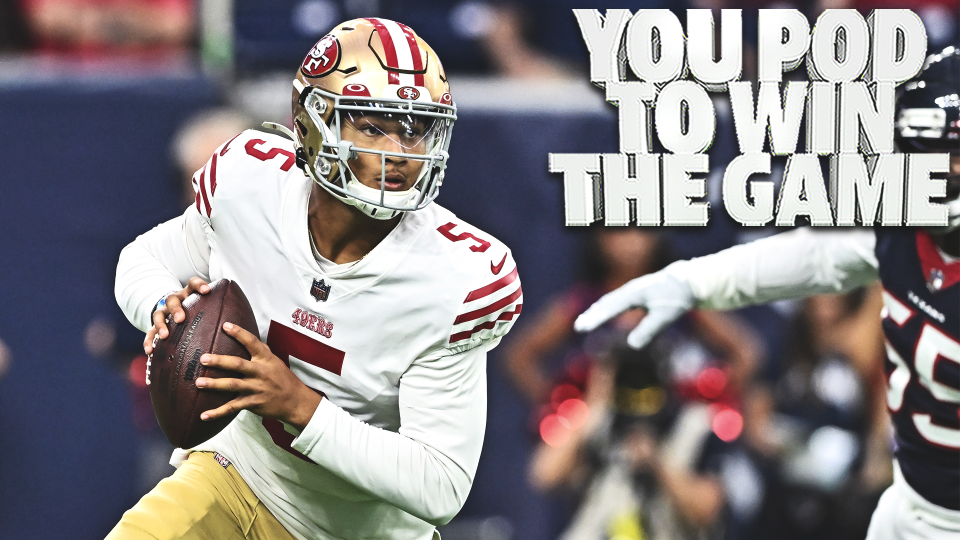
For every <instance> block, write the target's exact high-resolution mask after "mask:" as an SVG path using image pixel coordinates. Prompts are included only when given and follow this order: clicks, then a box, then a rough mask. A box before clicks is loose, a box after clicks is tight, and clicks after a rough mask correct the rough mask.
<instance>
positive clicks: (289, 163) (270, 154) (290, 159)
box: [243, 139, 297, 172]
mask: <svg viewBox="0 0 960 540" xmlns="http://www.w3.org/2000/svg"><path fill="white" fill-rule="evenodd" d="M266 142H267V141H265V140H263V139H250V140H249V141H247V144H246V145H244V147H243V148H244V149H245V150H246V151H247V154H249V155H251V156H253V157H255V158H257V159H259V160H260V161H267V160H270V159H273V158H275V157H277V156H279V155H283V156H286V157H287V160H286V161H284V162H283V165H281V166H280V170H281V171H284V172H286V171H289V170H290V167H293V164H294V163H296V162H297V158H296V156H294V155H293V152H291V151H289V150H284V149H282V148H271V149H269V150H267V151H266V152H264V151H263V150H260V149H259V148H257V146H259V145H261V144H264V143H266Z"/></svg>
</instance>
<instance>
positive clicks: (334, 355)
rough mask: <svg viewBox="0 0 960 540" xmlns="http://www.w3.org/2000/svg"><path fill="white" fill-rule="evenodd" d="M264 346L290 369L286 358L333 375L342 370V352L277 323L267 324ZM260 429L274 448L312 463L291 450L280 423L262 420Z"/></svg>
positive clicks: (292, 435) (287, 435)
mask: <svg viewBox="0 0 960 540" xmlns="http://www.w3.org/2000/svg"><path fill="white" fill-rule="evenodd" d="M267 346H268V347H270V351H271V352H273V354H275V355H277V357H279V358H280V359H281V360H283V363H284V364H287V366H289V365H290V358H291V357H294V358H297V359H298V360H302V361H304V362H306V363H308V364H310V365H312V366H316V367H318V368H320V369H323V370H326V371H329V372H331V373H335V374H337V375H340V371H341V370H342V369H343V358H344V356H345V353H344V352H343V351H341V350H340V349H335V348H333V347H331V346H329V345H327V344H326V343H323V342H321V341H317V340H315V339H313V338H312V337H310V336H308V335H305V334H301V333H300V332H297V331H296V330H294V329H292V328H288V327H286V326H284V325H282V324H280V323H278V322H277V321H270V331H269V333H268V334H267ZM311 390H313V391H314V392H317V393H319V392H318V391H317V390H315V389H312V388H311ZM263 427H264V428H265V429H266V430H267V433H269V434H270V438H271V439H273V442H274V444H276V445H277V446H279V447H280V448H283V449H284V450H286V451H287V452H290V453H291V454H293V455H295V456H297V457H298V458H300V459H302V460H304V461H309V462H310V463H313V460H311V459H310V458H308V457H307V456H305V455H303V454H301V453H300V452H297V451H296V450H294V449H293V447H292V446H291V445H292V444H293V439H295V438H296V436H295V435H294V434H292V433H290V432H288V431H287V430H285V429H284V428H283V423H282V422H280V421H279V420H276V419H274V418H264V419H263Z"/></svg>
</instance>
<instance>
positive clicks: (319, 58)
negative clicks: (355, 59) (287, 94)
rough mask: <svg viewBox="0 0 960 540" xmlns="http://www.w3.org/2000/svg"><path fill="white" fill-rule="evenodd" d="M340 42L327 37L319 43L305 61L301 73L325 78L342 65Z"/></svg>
mask: <svg viewBox="0 0 960 540" xmlns="http://www.w3.org/2000/svg"><path fill="white" fill-rule="evenodd" d="M340 53H341V51H340V42H339V41H337V38H335V37H333V36H330V35H327V36H324V37H323V39H321V40H320V41H318V42H317V44H316V45H314V46H313V49H311V50H310V53H309V54H307V57H306V58H304V59H303V64H302V65H301V66H300V71H302V72H303V74H304V75H306V76H307V77H323V76H324V75H326V74H328V73H330V72H331V71H333V70H335V69H337V66H338V65H340Z"/></svg>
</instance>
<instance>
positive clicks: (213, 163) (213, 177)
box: [210, 152, 217, 197]
mask: <svg viewBox="0 0 960 540" xmlns="http://www.w3.org/2000/svg"><path fill="white" fill-rule="evenodd" d="M216 193H217V153H216V152H214V153H213V158H211V160H210V196H211V197H213V196H214V195H215V194H216Z"/></svg>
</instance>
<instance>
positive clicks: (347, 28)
mask: <svg viewBox="0 0 960 540" xmlns="http://www.w3.org/2000/svg"><path fill="white" fill-rule="evenodd" d="M293 86H294V93H293V124H294V130H293V131H294V133H293V138H294V141H295V146H296V152H297V164H298V165H299V166H300V167H301V168H302V169H303V170H304V172H305V173H306V174H307V175H309V176H310V177H311V178H313V180H314V181H315V182H317V183H318V184H320V186H322V187H323V188H324V189H326V190H327V191H329V192H330V193H332V194H333V195H334V196H335V197H337V198H338V199H340V200H342V201H343V202H345V203H347V204H350V205H353V206H356V207H357V208H359V209H360V210H361V211H363V212H364V213H365V214H367V215H369V216H371V217H374V218H377V219H389V218H392V217H394V216H396V215H397V214H398V213H399V212H405V211H410V210H419V209H421V208H423V207H425V206H426V205H427V204H429V203H430V201H432V200H433V199H434V198H436V196H437V192H438V190H439V188H440V184H441V183H442V181H443V175H444V169H445V168H446V166H447V158H448V155H449V154H448V153H447V149H448V148H449V147H450V133H451V130H452V128H453V122H454V120H456V118H457V109H456V106H455V105H454V104H453V101H452V99H451V97H450V86H449V85H448V84H447V79H446V75H445V74H444V71H443V67H442V66H441V65H440V59H439V58H437V55H436V53H434V52H433V49H431V48H430V46H429V45H427V43H426V42H424V41H423V40H422V39H420V37H418V36H417V35H416V34H415V33H414V32H413V30H411V29H410V28H409V27H407V26H405V25H403V24H400V23H397V22H394V21H390V20H387V19H374V18H368V19H354V20H352V21H348V22H345V23H343V24H340V25H337V27H336V28H334V29H333V30H332V31H331V32H330V33H329V34H327V35H326V36H324V37H323V38H322V39H321V40H320V41H318V42H317V44H316V45H314V46H313V48H312V49H311V50H310V53H309V54H307V57H306V58H305V59H304V60H303V63H302V64H301V65H300V69H299V70H298V72H297V78H296V79H294V81H293ZM364 115H372V116H379V117H381V118H387V119H389V120H390V121H392V122H400V123H401V125H403V126H407V127H406V128H405V129H407V130H412V129H413V128H412V127H411V126H414V125H416V129H415V132H413V131H411V133H415V137H414V138H412V139H411V138H404V140H402V141H401V140H397V139H399V137H397V138H393V137H392V138H391V140H393V141H394V142H395V143H397V148H396V149H398V150H399V151H390V150H378V149H373V148H363V147H360V146H357V145H356V144H354V142H353V141H349V140H342V138H341V127H342V125H343V123H344V122H350V121H356V119H357V118H360V117H363V116H364ZM411 141H412V142H411ZM359 153H370V154H377V155H378V156H379V158H380V163H381V177H380V178H385V177H386V163H387V160H388V159H389V158H397V159H406V160H410V161H413V162H417V161H419V162H421V163H422V165H421V168H420V170H419V173H418V177H417V181H416V183H415V184H414V185H413V187H412V188H410V189H407V190H404V191H391V190H388V189H386V182H381V183H380V184H381V185H380V189H376V188H372V187H368V186H365V185H363V184H361V183H360V181H359V180H357V178H356V176H355V175H354V172H353V171H352V170H351V168H350V163H349V162H350V160H351V159H355V158H356V157H357V156H358V154H359Z"/></svg>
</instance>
